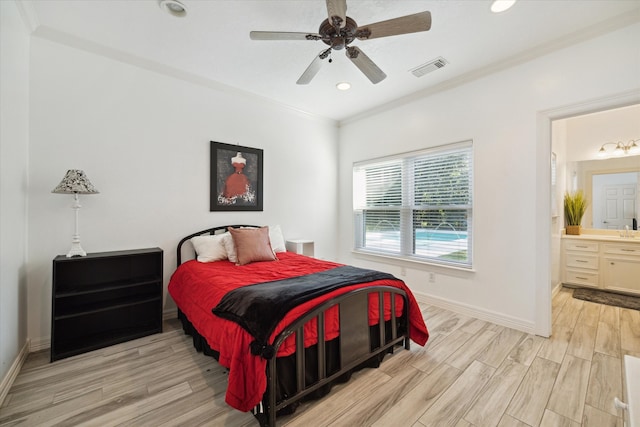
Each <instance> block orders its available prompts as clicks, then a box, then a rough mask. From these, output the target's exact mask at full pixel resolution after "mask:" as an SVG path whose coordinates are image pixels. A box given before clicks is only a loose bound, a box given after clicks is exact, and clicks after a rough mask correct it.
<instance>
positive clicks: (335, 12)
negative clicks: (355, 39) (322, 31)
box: [327, 0, 347, 30]
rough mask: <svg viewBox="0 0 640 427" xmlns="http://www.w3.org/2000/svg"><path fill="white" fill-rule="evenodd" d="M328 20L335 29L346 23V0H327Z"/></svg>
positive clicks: (342, 26)
mask: <svg viewBox="0 0 640 427" xmlns="http://www.w3.org/2000/svg"><path fill="white" fill-rule="evenodd" d="M327 12H329V22H330V23H331V25H333V27H334V28H335V29H336V30H337V29H339V28H344V26H345V25H346V24H347V0H327Z"/></svg>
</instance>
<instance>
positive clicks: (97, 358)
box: [0, 289, 640, 427]
mask: <svg viewBox="0 0 640 427" xmlns="http://www.w3.org/2000/svg"><path fill="white" fill-rule="evenodd" d="M571 292H572V291H571V290H570V289H562V290H561V291H560V292H558V293H557V294H556V295H555V296H554V299H553V336H552V337H551V338H550V339H545V338H542V337H538V336H533V335H529V334H526V333H523V332H519V331H516V330H513V329H509V328H505V327H502V326H497V325H494V324H491V323H488V322H485V321H481V320H477V319H473V318H470V317H467V316H463V315H460V314H456V313H453V312H451V311H447V310H444V309H441V308H437V307H434V306H430V305H421V306H422V311H423V313H424V316H425V319H426V321H427V325H428V327H429V330H430V333H431V338H430V340H429V342H428V344H427V346H426V347H425V348H422V347H419V346H417V345H415V344H413V345H412V348H411V350H410V351H405V350H400V351H397V352H395V354H393V355H389V356H387V357H386V358H385V361H384V362H383V363H382V365H381V366H380V368H378V369H365V370H362V371H360V372H358V373H356V374H354V375H353V377H352V379H351V381H350V382H348V383H347V384H341V385H338V386H336V387H334V389H333V390H332V392H331V393H330V394H329V395H328V396H326V397H325V398H323V399H321V400H318V401H314V402H310V403H305V404H303V405H302V406H301V407H300V408H298V411H297V412H296V413H295V414H294V415H291V416H287V417H283V418H281V419H279V420H278V425H279V426H288V427H294V426H304V427H311V426H376V427H386V426H394V427H395V426H414V427H425V426H438V427H443V426H444V427H446V426H452V427H468V426H478V427H480V426H500V427H512V426H513V427H516V426H517V427H526V426H567V427H575V426H580V425H582V426H595V427H606V426H616V427H622V418H621V415H622V414H621V412H620V411H619V410H617V409H616V408H615V407H614V404H613V399H614V397H616V396H618V397H622V362H621V360H622V356H623V355H624V354H632V355H635V356H640V311H637V310H627V309H621V308H618V307H611V306H605V305H598V304H594V303H590V302H585V301H581V300H576V299H573V298H572V297H571ZM226 379H227V373H226V371H225V369H224V368H222V367H221V366H220V365H218V364H217V362H215V361H214V360H213V359H212V358H210V357H207V356H203V355H202V354H200V353H197V352H196V351H195V350H194V349H193V347H192V345H191V339H190V338H189V337H188V336H185V335H183V333H182V331H181V330H180V329H179V326H178V322H177V321H176V320H173V321H169V322H166V323H165V328H164V332H163V333H162V334H157V335H153V336H150V337H145V338H141V339H138V340H135V341H130V342H127V343H123V344H119V345H115V346H112V347H108V348H105V349H102V350H97V351H94V352H91V353H86V354H83V355H79V356H75V357H72V358H69V359H64V360H60V361H57V362H55V363H49V353H48V351H43V352H38V353H33V354H31V355H29V357H28V359H27V361H26V362H25V364H24V366H23V368H22V370H21V372H20V373H19V375H18V376H17V378H16V380H15V383H14V384H13V386H12V388H11V389H10V391H9V394H8V395H7V398H6V399H5V401H4V403H3V405H2V407H0V425H2V426H14V425H15V426H54V425H55V426H76V425H87V426H116V425H126V426H154V427H155V426H199V425H207V426H257V425H258V423H257V421H256V420H255V419H254V418H253V416H252V415H251V414H247V413H241V412H238V411H235V410H233V409H231V408H230V407H229V406H227V405H226V404H225V403H224V393H225V389H226Z"/></svg>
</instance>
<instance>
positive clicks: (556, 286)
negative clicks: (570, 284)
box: [551, 282, 562, 299]
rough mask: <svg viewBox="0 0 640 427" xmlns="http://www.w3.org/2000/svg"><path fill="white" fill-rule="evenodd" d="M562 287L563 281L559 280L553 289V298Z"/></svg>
mask: <svg viewBox="0 0 640 427" xmlns="http://www.w3.org/2000/svg"><path fill="white" fill-rule="evenodd" d="M560 289H562V282H558V283H557V284H556V285H555V286H554V287H553V289H551V298H552V299H553V297H555V296H556V294H557V293H558V292H560Z"/></svg>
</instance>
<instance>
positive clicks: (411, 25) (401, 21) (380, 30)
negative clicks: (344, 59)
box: [356, 11, 431, 40]
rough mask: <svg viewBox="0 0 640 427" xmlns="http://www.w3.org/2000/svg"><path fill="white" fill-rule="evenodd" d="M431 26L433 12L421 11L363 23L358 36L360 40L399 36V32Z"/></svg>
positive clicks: (425, 28)
mask: <svg viewBox="0 0 640 427" xmlns="http://www.w3.org/2000/svg"><path fill="white" fill-rule="evenodd" d="M430 28H431V12H429V11H427V12H420V13H415V14H413V15H406V16H401V17H399V18H393V19H389V20H387V21H380V22H376V23H374V24H369V25H363V26H361V27H358V29H357V30H356V37H357V38H358V39H360V40H367V39H375V38H378V37H388V36H397V35H399V34H409V33H417V32H420V31H429V29H430Z"/></svg>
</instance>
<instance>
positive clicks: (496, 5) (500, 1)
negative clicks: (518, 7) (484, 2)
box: [491, 0, 516, 13]
mask: <svg viewBox="0 0 640 427" xmlns="http://www.w3.org/2000/svg"><path fill="white" fill-rule="evenodd" d="M515 2H516V0H494V1H493V3H491V12H493V13H500V12H504V11H505V10H507V9H510V8H511V6H513V5H514V4H515Z"/></svg>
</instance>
